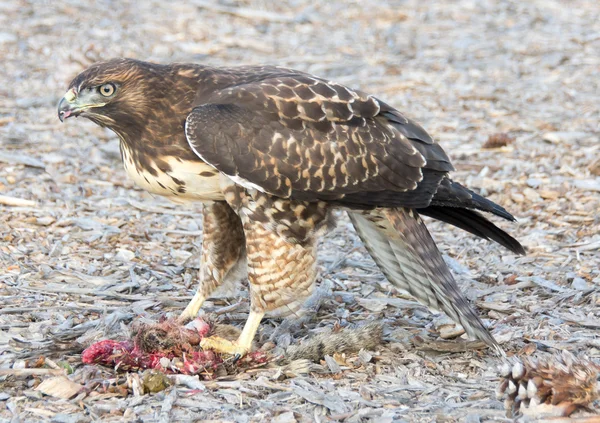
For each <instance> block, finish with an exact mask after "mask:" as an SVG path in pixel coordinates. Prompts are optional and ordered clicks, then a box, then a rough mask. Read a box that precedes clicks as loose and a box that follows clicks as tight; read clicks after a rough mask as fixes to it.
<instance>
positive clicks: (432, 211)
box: [417, 178, 525, 255]
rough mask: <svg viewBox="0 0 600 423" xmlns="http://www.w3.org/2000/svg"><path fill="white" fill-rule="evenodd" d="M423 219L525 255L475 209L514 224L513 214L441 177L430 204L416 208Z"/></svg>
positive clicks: (519, 245)
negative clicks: (442, 224) (450, 226)
mask: <svg viewBox="0 0 600 423" xmlns="http://www.w3.org/2000/svg"><path fill="white" fill-rule="evenodd" d="M417 210H418V212H419V213H420V214H422V215H424V216H429V217H433V218H434V219H438V220H441V221H443V222H446V223H449V224H451V225H454V226H456V227H458V228H460V229H462V230H465V231H467V232H470V233H472V234H473V235H476V236H478V237H481V238H484V239H487V240H492V241H496V242H497V243H498V244H500V245H502V246H503V247H505V248H508V249H509V250H510V251H512V252H513V253H516V254H520V255H525V248H523V246H522V245H521V244H520V243H519V241H517V240H516V239H514V238H513V237H512V236H510V235H509V234H507V233H506V232H504V231H503V230H502V229H500V228H499V227H497V226H496V225H494V224H493V223H492V222H490V221H489V220H487V219H486V218H485V216H483V215H482V214H481V213H478V212H477V211H475V210H481V211H484V212H487V213H491V214H494V215H496V216H499V217H502V218H503V219H506V220H510V221H515V218H514V217H513V215H511V214H510V213H509V212H507V211H506V210H505V209H504V208H502V207H501V206H499V205H498V204H496V203H494V202H493V201H490V200H488V199H487V198H485V197H482V196H481V195H479V194H477V193H475V192H473V191H471V190H470V189H468V188H465V187H463V186H462V185H461V184H459V183H458V182H454V181H452V180H450V179H448V178H445V179H444V180H443V181H442V182H441V184H440V186H439V187H438V190H437V192H436V193H435V195H434V196H433V198H432V200H431V204H430V205H429V206H428V207H426V208H422V209H417Z"/></svg>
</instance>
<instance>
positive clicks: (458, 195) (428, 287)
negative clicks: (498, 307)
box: [59, 59, 524, 354]
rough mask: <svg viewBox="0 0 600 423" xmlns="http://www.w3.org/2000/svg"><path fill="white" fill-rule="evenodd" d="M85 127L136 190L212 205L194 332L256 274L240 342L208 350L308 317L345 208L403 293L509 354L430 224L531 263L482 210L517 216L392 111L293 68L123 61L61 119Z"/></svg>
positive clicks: (88, 82) (75, 90) (89, 86)
mask: <svg viewBox="0 0 600 423" xmlns="http://www.w3.org/2000/svg"><path fill="white" fill-rule="evenodd" d="M78 115H81V116H84V117H87V118H89V119H91V120H92V121H94V122H96V123H97V124H99V125H101V126H106V127H108V128H110V129H112V130H113V131H114V132H116V133H117V134H118V135H119V137H120V139H121V151H122V156H123V160H124V163H125V169H126V170H127V172H128V173H129V174H130V175H131V176H132V178H133V179H134V180H135V181H136V183H137V184H138V185H140V186H141V187H143V188H144V189H146V190H148V191H151V192H154V193H157V194H161V195H165V196H167V197H169V198H172V199H174V200H176V201H203V202H207V203H208V204H207V205H206V207H205V209H204V219H205V227H204V239H203V253H202V265H201V266H202V270H201V272H200V287H199V289H198V292H197V294H196V296H195V297H194V299H193V300H192V302H191V303H190V304H189V305H188V307H187V308H186V309H185V311H184V312H183V314H182V317H183V318H187V317H192V316H194V315H195V314H196V313H197V312H198V310H199V308H200V306H201V305H202V302H203V301H204V300H205V299H206V298H207V297H209V296H210V295H211V293H212V292H213V291H214V289H216V288H217V287H218V286H219V285H221V284H222V283H223V282H224V281H225V280H227V279H232V278H234V276H235V275H237V274H238V273H239V272H238V271H239V270H244V268H245V269H246V270H247V273H248V279H249V283H250V293H251V303H252V305H251V312H250V316H249V318H248V322H247V323H246V325H245V327H244V330H243V331H242V333H241V335H240V338H239V339H238V341H237V342H233V343H232V342H230V341H226V340H222V339H217V338H214V339H212V340H209V341H206V342H205V343H204V346H205V347H207V348H211V347H212V348H219V349H222V350H227V351H230V352H234V353H241V354H243V353H245V352H246V351H247V350H248V349H249V348H250V346H251V342H252V339H253V337H254V334H255V332H256V329H257V328H258V325H259V323H260V320H261V319H262V316H263V315H264V314H265V313H266V312H272V311H284V312H285V311H287V312H295V311H296V310H297V309H298V307H299V306H300V305H301V304H302V302H303V301H304V299H305V298H306V297H307V296H308V295H309V294H310V292H311V290H312V288H313V285H314V281H315V278H316V270H315V269H316V268H315V260H316V257H315V244H316V240H317V238H318V237H319V235H320V234H322V233H323V232H324V231H325V230H326V229H327V227H328V226H329V224H330V221H331V213H330V211H331V210H332V209H333V208H335V207H338V208H343V209H346V210H348V211H349V213H350V217H351V219H352V222H353V223H354V226H355V227H356V229H357V231H358V233H359V235H360V236H361V238H362V239H363V241H364V242H365V244H366V246H367V248H368V250H369V252H370V253H371V255H372V256H373V258H374V259H375V261H376V262H377V264H378V265H379V267H380V268H381V269H382V271H383V273H384V274H385V275H386V276H387V278H388V279H389V280H390V282H391V283H392V284H394V285H395V286H397V287H398V288H400V289H402V290H404V291H407V292H409V293H410V294H412V295H413V296H414V297H415V298H417V299H418V300H419V301H421V302H423V303H424V304H426V305H428V306H430V307H432V308H436V309H438V310H441V311H444V312H446V313H447V314H448V315H449V316H451V317H452V318H453V319H454V320H456V321H457V322H459V323H461V324H462V325H463V327H464V328H465V330H466V331H467V333H469V334H470V335H472V336H475V337H477V338H479V339H482V340H484V341H485V342H486V343H488V345H491V346H495V347H497V348H499V347H498V346H497V344H496V342H495V341H494V339H493V338H492V336H491V335H490V334H489V332H488V331H487V329H486V328H485V327H484V326H483V324H482V323H481V321H480V320H479V318H478V317H477V315H476V313H475V312H474V310H473V309H472V308H471V306H470V305H469V303H468V302H467V300H466V299H465V298H464V296H463V295H462V294H461V292H460V290H459V289H458V286H457V285H456V282H455V280H454V278H453V277H452V274H451V273H450V271H449V269H448V268H447V266H446V265H445V263H444V261H443V259H442V256H441V254H440V252H439V251H438V249H437V247H436V245H435V243H434V241H433V239H432V238H431V236H430V235H429V232H428V231H427V228H426V227H425V225H424V223H423V221H422V220H421V219H420V217H419V215H420V214H422V215H427V216H431V217H434V218H436V219H439V220H442V221H445V222H448V223H450V224H452V225H455V226H458V227H460V228H462V229H464V230H466V231H469V232H471V233H473V234H475V235H477V236H479V237H482V238H486V239H491V240H494V241H496V242H498V243H500V244H502V245H503V246H505V247H506V248H508V249H510V250H511V251H513V252H515V253H518V254H523V253H524V250H523V247H522V246H521V245H520V244H519V243H518V242H517V241H516V240H515V239H514V238H512V237H511V236H510V235H508V234H507V233H505V232H504V231H502V230H501V229H499V228H497V227H496V226H495V225H494V224H493V223H491V222H490V221H488V220H487V219H486V218H485V217H484V216H483V215H481V214H480V213H479V212H478V211H477V210H480V211H484V212H489V213H492V214H495V215H497V216H500V217H503V218H505V219H508V220H514V218H513V217H512V216H511V215H510V214H509V213H508V212H507V211H506V210H504V209H503V208H502V207H500V206H498V205H497V204H494V203H493V202H491V201H489V200H487V199H485V198H483V197H481V196H479V195H477V194H476V193H474V192H472V191H470V190H469V189H467V188H465V187H463V186H462V185H460V184H458V183H456V182H454V181H452V180H451V179H449V176H448V173H449V172H450V171H452V170H453V167H452V164H451V163H450V160H449V158H448V156H447V155H446V153H445V152H444V151H443V149H442V148H441V147H440V145H439V144H437V143H435V141H434V140H433V139H432V138H431V137H430V136H429V135H428V134H427V132H426V131H425V130H424V129H423V128H422V127H421V126H420V125H418V124H417V123H416V122H414V121H412V120H410V119H409V118H407V117H406V116H404V115H403V114H402V113H401V112H399V111H398V110H396V109H394V108H393V107H391V106H390V105H388V104H386V103H385V102H383V101H381V100H379V99H377V98H375V97H373V96H371V95H368V94H366V93H363V92H361V91H357V90H353V89H350V88H348V87H345V86H342V85H340V84H337V83H334V82H331V81H328V80H325V79H322V78H318V77H316V76H313V75H310V74H307V73H303V72H299V71H295V70H292V69H287V68H280V67H274V66H242V67H232V68H215V67H208V66H202V65H194V64H171V65H157V64H151V63H146V62H140V61H136V60H131V59H117V60H112V61H108V62H102V63H98V64H95V65H93V66H92V67H90V68H89V69H87V70H86V71H84V72H82V73H81V74H80V75H79V76H77V77H76V78H75V79H74V80H73V82H72V83H71V85H70V87H69V91H68V92H67V94H66V95H65V97H64V98H63V100H62V101H61V103H60V104H59V117H60V119H61V120H63V119H65V118H67V117H70V116H78Z"/></svg>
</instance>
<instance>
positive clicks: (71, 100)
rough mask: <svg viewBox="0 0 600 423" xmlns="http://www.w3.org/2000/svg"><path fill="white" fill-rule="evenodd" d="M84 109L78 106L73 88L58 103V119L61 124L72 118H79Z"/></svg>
mask: <svg viewBox="0 0 600 423" xmlns="http://www.w3.org/2000/svg"><path fill="white" fill-rule="evenodd" d="M82 110H83V109H82V108H80V107H79V105H78V104H77V94H76V93H75V89H74V88H71V89H70V90H69V91H67V93H66V94H65V96H64V97H63V98H61V100H60V102H59V103H58V118H59V119H60V121H61V122H64V120H65V119H67V118H68V117H71V116H78V115H79V114H80V113H81V111H82Z"/></svg>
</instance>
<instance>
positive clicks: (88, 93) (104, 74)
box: [58, 59, 168, 133]
mask: <svg viewBox="0 0 600 423" xmlns="http://www.w3.org/2000/svg"><path fill="white" fill-rule="evenodd" d="M163 68H164V66H162V65H156V64H152V63H147V62H141V61H138V60H133V59H113V60H109V61H106V62H99V63H96V64H94V65H92V66H90V67H89V68H88V69H86V70H85V71H83V72H82V73H80V74H79V75H78V76H77V77H76V78H75V79H73V81H72V82H71V84H70V85H69V90H68V91H67V93H66V94H65V96H64V97H63V98H62V99H61V100H60V103H59V104H58V117H59V119H60V120H61V121H64V119H67V118H69V117H71V116H83V117H86V118H88V119H90V120H91V121H93V122H95V123H97V124H98V125H100V126H106V127H108V128H110V129H113V130H114V131H115V132H117V133H122V132H123V131H124V130H126V129H127V130H130V129H131V127H132V126H139V125H143V123H144V122H145V121H146V119H147V117H148V112H149V110H150V109H151V108H152V107H151V105H152V104H153V103H154V102H155V100H156V99H157V98H160V97H161V96H164V93H163V92H162V91H164V90H165V88H166V86H168V85H167V84H165V82H164V76H165V72H164V69H163Z"/></svg>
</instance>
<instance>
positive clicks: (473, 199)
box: [427, 178, 516, 229]
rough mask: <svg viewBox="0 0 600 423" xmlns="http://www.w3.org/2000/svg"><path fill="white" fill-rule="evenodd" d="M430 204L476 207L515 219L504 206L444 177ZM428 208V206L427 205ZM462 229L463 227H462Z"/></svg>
mask: <svg viewBox="0 0 600 423" xmlns="http://www.w3.org/2000/svg"><path fill="white" fill-rule="evenodd" d="M430 205H431V206H440V207H456V208H465V209H476V210H480V211H484V212H488V213H492V214H495V215H496V216H499V217H502V218H503V219H506V220H510V221H511V222H514V221H515V220H516V219H515V218H514V216H513V215H512V214H510V213H509V212H507V211H506V210H505V209H504V207H502V206H500V205H498V204H496V203H494V202H493V201H491V200H488V199H487V198H485V197H482V196H481V195H479V194H477V193H476V192H473V191H471V190H470V189H469V188H467V187H464V186H462V185H461V184H459V183H458V182H454V181H453V180H451V179H448V178H445V179H443V180H442V182H441V183H440V185H439V187H438V190H437V192H436V193H435V195H434V196H433V198H432V199H431V204H430ZM427 208H428V209H429V207H427ZM463 229H464V228H463Z"/></svg>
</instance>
